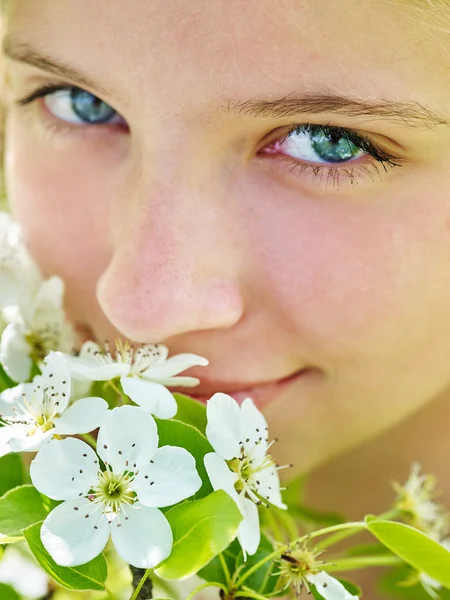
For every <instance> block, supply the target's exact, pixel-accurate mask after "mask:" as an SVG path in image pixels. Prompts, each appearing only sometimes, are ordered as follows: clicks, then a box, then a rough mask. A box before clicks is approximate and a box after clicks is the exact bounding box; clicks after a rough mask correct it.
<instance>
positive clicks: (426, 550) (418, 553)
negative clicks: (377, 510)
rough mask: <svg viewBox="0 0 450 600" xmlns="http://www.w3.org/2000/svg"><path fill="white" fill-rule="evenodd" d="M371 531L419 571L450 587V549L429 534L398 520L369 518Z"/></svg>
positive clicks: (368, 524) (368, 523)
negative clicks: (397, 521)
mask: <svg viewBox="0 0 450 600" xmlns="http://www.w3.org/2000/svg"><path fill="white" fill-rule="evenodd" d="M367 527H368V529H369V530H370V531H371V533H372V534H373V535H374V536H375V537H376V538H377V539H378V540H379V541H380V542H381V543H382V544H384V545H385V546H386V547H387V548H389V549H390V550H391V551H392V552H393V553H394V554H396V555H397V556H399V557H400V558H401V559H402V560H404V561H405V562H406V563H408V564H410V565H411V566H413V567H414V568H415V569H417V570H418V571H422V572H423V573H426V574H427V575H429V576H430V577H432V578H433V579H436V580H437V581H439V582H440V583H441V584H442V585H443V586H445V587H450V552H449V551H448V550H446V549H445V548H444V547H443V546H441V544H438V542H435V541H434V540H432V539H431V538H430V537H428V536H427V535H426V534H425V533H422V532H421V531H419V530H417V529H414V528H413V527H410V526H409V525H405V524H404V523H396V522H394V521H382V520H380V521H377V520H372V519H370V518H369V519H368V520H367Z"/></svg>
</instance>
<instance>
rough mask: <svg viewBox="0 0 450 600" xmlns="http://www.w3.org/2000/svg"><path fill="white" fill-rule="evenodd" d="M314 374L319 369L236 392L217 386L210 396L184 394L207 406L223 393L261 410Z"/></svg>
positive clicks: (185, 391) (298, 372) (193, 392)
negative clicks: (215, 396) (291, 387)
mask: <svg viewBox="0 0 450 600" xmlns="http://www.w3.org/2000/svg"><path fill="white" fill-rule="evenodd" d="M314 374H317V369H315V368H312V367H307V368H304V369H300V371H297V372H296V373H293V374H292V375H288V376H287V377H284V378H283V379H278V380H275V381H269V382H267V383H263V384H260V385H252V386H248V387H244V388H241V389H238V388H237V387H236V389H235V390H228V391H226V390H225V388H224V389H222V390H221V389H220V386H219V385H217V386H216V391H215V392H214V391H212V392H210V393H208V394H206V393H199V392H197V391H196V388H191V389H189V390H186V389H185V390H183V392H182V393H184V394H186V395H188V396H191V397H192V398H195V399H196V400H199V401H200V402H203V403H204V404H206V402H207V401H208V400H209V399H210V398H211V396H213V394H214V393H216V392H220V391H223V393H226V394H228V395H229V396H231V397H232V398H234V399H235V400H236V401H237V402H238V403H239V404H242V402H243V401H244V400H245V398H251V399H252V400H253V402H254V403H255V404H256V406H257V407H258V408H259V409H262V408H264V407H265V406H267V405H268V404H270V403H271V402H273V401H274V400H276V398H277V397H278V396H279V395H280V394H282V393H284V392H285V391H286V390H287V389H288V388H289V387H290V386H293V385H295V384H296V383H297V382H299V381H300V380H302V379H306V378H309V377H311V376H312V375H314ZM172 391H173V392H175V393H176V392H177V391H178V390H176V389H172Z"/></svg>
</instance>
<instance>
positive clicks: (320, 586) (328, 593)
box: [305, 571, 358, 600]
mask: <svg viewBox="0 0 450 600" xmlns="http://www.w3.org/2000/svg"><path fill="white" fill-rule="evenodd" d="M305 578H306V579H307V580H308V581H309V582H310V583H313V584H314V585H315V586H316V589H317V591H318V592H319V594H320V595H321V596H322V597H323V598H325V600H358V596H353V594H350V592H349V591H348V590H346V589H345V587H344V586H343V585H342V583H341V582H340V581H338V580H337V579H335V578H334V577H331V575H328V573H326V572H325V571H319V573H316V574H315V575H305Z"/></svg>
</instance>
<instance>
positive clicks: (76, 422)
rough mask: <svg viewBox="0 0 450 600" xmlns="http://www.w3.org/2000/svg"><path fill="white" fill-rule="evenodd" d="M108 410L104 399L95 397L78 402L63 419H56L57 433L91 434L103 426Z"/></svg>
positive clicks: (65, 412)
mask: <svg viewBox="0 0 450 600" xmlns="http://www.w3.org/2000/svg"><path fill="white" fill-rule="evenodd" d="M107 410H108V403H107V402H106V401H105V400H103V398H97V397H95V396H93V397H91V398H82V399H81V400H77V401H76V402H74V403H73V404H72V406H70V407H69V408H68V409H67V410H65V411H64V414H63V415H62V416H61V417H58V418H56V419H54V421H53V423H54V425H55V433H59V434H62V435H74V434H76V433H89V432H90V431H93V430H94V429H97V427H99V426H100V425H101V423H102V421H103V419H104V418H105V416H106V411H107Z"/></svg>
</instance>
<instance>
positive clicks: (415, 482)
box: [393, 463, 449, 539]
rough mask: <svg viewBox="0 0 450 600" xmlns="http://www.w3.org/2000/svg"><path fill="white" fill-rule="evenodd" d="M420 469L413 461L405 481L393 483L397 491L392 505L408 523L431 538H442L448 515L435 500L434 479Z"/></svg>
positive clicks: (446, 526) (445, 531) (436, 493)
mask: <svg viewBox="0 0 450 600" xmlns="http://www.w3.org/2000/svg"><path fill="white" fill-rule="evenodd" d="M420 471H421V465H420V464H419V463H414V464H413V465H412V468H411V473H410V475H409V478H408V480H407V481H406V483H404V484H403V485H400V484H398V483H394V484H393V487H394V489H395V491H396V492H397V498H396V500H395V504H394V506H395V508H396V509H397V510H398V511H399V512H400V513H401V515H402V516H403V517H404V518H405V519H406V520H407V522H408V524H410V525H412V526H413V527H415V528H417V529H420V530H421V531H423V532H425V533H427V534H428V535H430V536H431V537H432V538H435V539H436V538H442V537H444V536H445V534H446V533H447V529H448V525H449V516H448V513H447V511H446V510H445V508H444V507H443V506H442V505H441V504H439V503H437V502H436V501H435V498H436V497H437V495H438V492H437V490H436V479H435V478H434V477H433V475H429V474H423V473H421V472H420Z"/></svg>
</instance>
